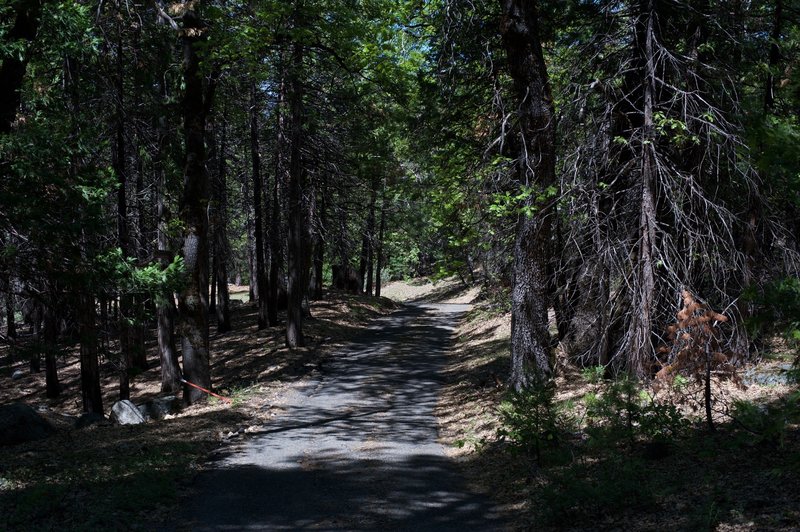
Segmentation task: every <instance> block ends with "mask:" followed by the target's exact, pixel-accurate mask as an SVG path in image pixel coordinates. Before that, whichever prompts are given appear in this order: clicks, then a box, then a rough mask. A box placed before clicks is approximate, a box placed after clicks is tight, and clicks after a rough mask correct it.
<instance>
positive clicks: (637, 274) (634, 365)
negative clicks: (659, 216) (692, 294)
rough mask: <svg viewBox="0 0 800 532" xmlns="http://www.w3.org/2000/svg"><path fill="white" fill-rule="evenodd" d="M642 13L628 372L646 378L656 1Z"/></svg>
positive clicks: (651, 288) (651, 291) (648, 1)
mask: <svg viewBox="0 0 800 532" xmlns="http://www.w3.org/2000/svg"><path fill="white" fill-rule="evenodd" d="M642 7H643V10H642V11H643V12H642V13H641V16H640V18H639V20H638V21H637V26H638V28H637V32H636V34H637V40H638V42H637V45H638V46H639V48H640V50H641V51H642V52H643V60H644V61H643V63H644V68H645V72H644V73H645V76H644V80H643V82H642V83H643V88H644V90H643V94H644V107H643V118H644V123H643V128H644V138H643V142H642V147H641V149H642V153H641V199H640V201H641V204H640V214H639V242H638V244H639V245H638V257H637V263H636V264H635V265H634V285H633V286H634V301H633V309H632V311H633V319H632V320H631V325H630V330H629V333H628V336H629V343H628V356H627V358H628V360H627V366H628V371H629V372H630V373H631V374H633V375H636V376H639V377H644V376H645V375H646V374H647V372H648V361H649V360H651V358H652V355H653V353H654V350H653V338H652V335H653V331H652V315H653V311H654V309H653V305H654V300H655V288H656V286H655V274H654V262H655V260H654V252H655V245H656V234H655V228H656V203H655V195H654V194H655V192H654V188H655V183H656V178H657V171H658V170H657V168H656V159H655V127H654V122H653V98H654V96H655V94H654V93H655V62H654V57H653V45H654V42H653V40H654V37H655V12H654V9H653V0H644V1H643V2H642Z"/></svg>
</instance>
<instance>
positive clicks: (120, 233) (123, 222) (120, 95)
mask: <svg viewBox="0 0 800 532" xmlns="http://www.w3.org/2000/svg"><path fill="white" fill-rule="evenodd" d="M119 9H120V6H119V2H118V3H117V10H118V11H119ZM118 16H119V17H121V14H120V13H118ZM116 48H117V50H116V52H117V63H116V73H115V76H114V88H115V93H114V145H113V153H112V157H111V166H112V168H113V170H114V174H116V176H117V183H118V188H117V240H118V242H119V248H120V250H121V251H122V258H123V259H128V258H129V257H131V255H132V254H131V242H130V231H129V229H128V196H127V193H128V191H127V188H128V186H127V182H128V171H127V161H126V149H125V99H124V95H125V77H124V76H125V64H124V61H125V57H124V49H123V42H122V22H121V20H120V19H118V20H117V42H116ZM119 311H120V321H119V348H120V357H119V363H120V372H119V398H120V399H129V398H130V382H129V380H130V373H129V371H130V368H131V367H132V365H133V353H132V351H133V349H134V345H133V341H132V340H133V330H132V328H133V327H132V325H131V322H132V321H133V319H134V316H133V314H134V312H133V296H131V295H130V294H127V293H121V294H120V297H119Z"/></svg>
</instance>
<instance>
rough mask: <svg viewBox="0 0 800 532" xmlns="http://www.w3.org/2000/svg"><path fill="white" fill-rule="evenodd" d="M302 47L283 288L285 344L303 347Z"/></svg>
mask: <svg viewBox="0 0 800 532" xmlns="http://www.w3.org/2000/svg"><path fill="white" fill-rule="evenodd" d="M303 56H304V50H303V45H302V44H300V43H294V45H293V50H292V71H291V81H290V87H289V90H290V98H289V99H290V108H291V110H290V113H291V114H290V116H291V138H290V149H291V151H290V159H289V261H288V266H289V268H288V269H289V271H288V281H289V282H288V286H287V309H286V315H287V323H286V345H287V346H288V347H290V348H292V349H293V348H296V347H302V346H304V345H305V338H304V336H303V300H304V299H305V296H306V292H307V290H308V269H309V266H310V265H309V259H310V254H309V250H310V243H311V242H310V240H311V239H310V235H309V223H308V212H307V208H306V207H307V206H306V201H305V198H304V196H303V195H304V193H305V191H306V179H307V178H306V172H305V169H304V168H303V161H302V145H301V143H302V140H303V86H302V81H301V79H300V75H301V69H302V65H303Z"/></svg>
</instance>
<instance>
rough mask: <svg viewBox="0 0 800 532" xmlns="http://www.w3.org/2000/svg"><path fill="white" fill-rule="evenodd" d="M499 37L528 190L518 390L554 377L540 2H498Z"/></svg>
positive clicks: (549, 157)
mask: <svg viewBox="0 0 800 532" xmlns="http://www.w3.org/2000/svg"><path fill="white" fill-rule="evenodd" d="M500 7H501V10H502V21H501V27H500V32H501V36H502V38H503V44H504V46H505V50H506V54H507V58H508V68H509V72H510V74H511V78H512V79H513V82H514V83H513V84H514V92H515V94H516V97H517V100H518V101H517V104H518V111H517V114H518V118H519V124H520V133H521V136H522V142H521V143H520V145H521V148H522V150H521V154H520V155H519V158H518V164H517V168H516V181H517V183H518V184H519V186H520V187H522V186H525V187H530V188H531V189H532V191H533V192H532V194H530V196H529V198H528V199H527V200H526V205H525V206H526V207H527V208H528V209H529V210H530V211H531V212H532V214H527V213H522V214H520V215H519V217H518V220H517V227H516V239H515V243H514V270H513V271H514V279H513V284H512V291H511V300H512V307H511V376H510V379H509V381H510V384H511V386H512V387H513V388H515V389H517V390H519V389H522V388H525V387H527V386H531V385H538V384H541V383H543V382H544V381H546V380H548V379H549V378H550V377H551V376H552V366H551V362H550V333H549V331H548V324H547V309H548V303H549V301H550V294H549V293H548V286H549V283H548V282H547V272H548V263H549V260H550V247H551V246H550V232H551V217H552V213H551V210H552V204H551V202H548V201H539V200H537V196H538V195H540V194H542V193H543V192H544V191H545V190H546V189H547V188H548V187H550V186H553V185H554V184H555V182H556V181H555V123H554V121H555V113H554V109H553V98H552V95H551V91H550V83H549V80H548V75H547V67H546V65H545V62H544V54H543V51H542V46H541V41H540V36H539V15H538V12H537V11H538V2H536V1H529V0H500Z"/></svg>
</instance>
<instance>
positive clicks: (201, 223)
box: [178, 2, 211, 404]
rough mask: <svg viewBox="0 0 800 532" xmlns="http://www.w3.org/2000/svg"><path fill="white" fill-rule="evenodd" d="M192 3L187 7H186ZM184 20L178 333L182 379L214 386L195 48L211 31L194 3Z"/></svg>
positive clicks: (188, 396) (203, 100) (201, 104)
mask: <svg viewBox="0 0 800 532" xmlns="http://www.w3.org/2000/svg"><path fill="white" fill-rule="evenodd" d="M187 5H188V4H187ZM192 7H193V9H188V10H187V11H186V13H185V14H184V16H183V21H184V34H183V37H182V48H183V79H184V86H185V88H184V95H183V133H184V139H185V142H186V161H185V167H184V173H183V195H182V198H181V210H180V218H181V221H182V222H183V226H184V236H183V260H184V263H185V265H186V270H187V271H188V273H189V279H188V284H187V286H186V287H185V288H184V290H183V292H182V293H181V294H180V299H179V306H178V309H179V313H180V333H181V336H182V342H181V343H182V354H183V377H184V378H185V379H186V380H187V381H189V382H192V383H194V384H196V385H198V386H201V387H203V388H206V389H210V388H211V364H210V359H209V341H208V215H207V209H206V206H207V205H208V202H209V200H210V197H209V196H210V194H209V178H208V172H207V170H206V147H205V123H206V113H207V110H208V109H209V107H210V103H211V102H210V101H209V100H210V98H211V96H210V95H206V94H205V91H204V86H203V73H202V71H201V69H200V57H199V56H198V53H197V45H198V44H199V42H200V41H201V40H203V39H204V37H205V32H206V31H207V29H206V27H205V25H204V24H203V22H202V21H201V20H200V18H199V16H198V14H197V12H196V9H199V2H198V3H197V4H194V5H192ZM183 398H184V402H185V403H187V404H193V403H196V402H198V401H200V400H203V399H205V394H204V393H203V392H202V391H200V390H198V389H196V388H194V387H191V386H188V385H185V386H184V390H183Z"/></svg>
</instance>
